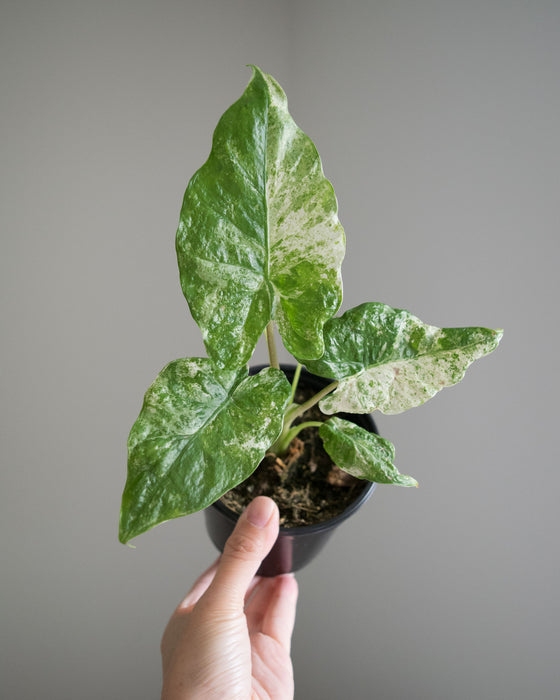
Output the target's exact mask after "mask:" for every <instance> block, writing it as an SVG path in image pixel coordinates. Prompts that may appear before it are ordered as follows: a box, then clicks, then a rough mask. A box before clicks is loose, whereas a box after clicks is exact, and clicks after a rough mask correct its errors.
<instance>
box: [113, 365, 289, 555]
mask: <svg viewBox="0 0 560 700" xmlns="http://www.w3.org/2000/svg"><path fill="white" fill-rule="evenodd" d="M290 392H291V387H290V384H289V382H288V380H287V379H286V377H285V376H284V374H283V373H282V372H281V371H280V370H277V369H274V368H270V367H269V368H266V369H264V370H262V371H261V372H260V373H259V374H257V375H252V376H247V369H246V368H244V369H241V370H236V371H231V370H224V369H218V368H216V367H215V366H214V365H213V364H212V362H211V361H210V360H207V359H203V358H186V359H180V360H175V361H174V362H171V363H170V364H169V365H167V366H166V367H165V368H164V369H163V370H162V371H161V372H160V374H159V376H158V377H157V379H156V380H155V381H154V383H153V384H152V385H151V386H150V388H149V389H148V391H147V392H146V395H145V397H144V405H143V407H142V410H141V412H140V415H139V417H138V419H137V420H136V423H135V424H134V426H133V427H132V430H131V432H130V436H129V439H128V478H127V481H126V485H125V489H124V493H123V499H122V508H121V517H120V528H119V539H120V540H121V542H123V543H125V542H127V541H128V540H130V539H131V538H132V537H136V536H137V535H139V534H141V533H142V532H145V531H146V530H149V529H150V528H152V527H154V526H155V525H158V524H159V523H162V522H164V521H166V520H170V519H171V518H177V517H179V516H182V515H188V514H189V513H193V512H195V511H198V510H201V509H202V508H205V507H206V506H208V505H210V504H211V503H213V502H214V501H216V500H217V499H218V498H220V497H221V496H222V495H223V494H224V493H225V492H226V491H228V490H229V489H231V488H233V487H234V486H236V485H237V484H239V483H240V482H242V481H244V480H245V479H247V478H248V477H249V476H250V475H251V474H252V473H253V471H254V470H255V469H256V468H257V466H258V465H259V462H260V461H261V460H262V458H263V457H264V455H265V452H266V450H267V449H268V448H269V447H270V445H271V444H272V443H273V442H274V441H275V440H276V438H277V437H278V436H279V435H280V432H281V430H282V422H283V417H284V411H285V408H286V405H287V403H288V401H289V398H290ZM256 416H258V420H255V417H256Z"/></svg>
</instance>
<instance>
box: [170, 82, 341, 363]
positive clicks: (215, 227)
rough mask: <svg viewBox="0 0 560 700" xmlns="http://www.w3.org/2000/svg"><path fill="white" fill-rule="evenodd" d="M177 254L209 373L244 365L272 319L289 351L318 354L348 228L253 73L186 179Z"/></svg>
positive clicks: (303, 144) (314, 158) (282, 112)
mask: <svg viewBox="0 0 560 700" xmlns="http://www.w3.org/2000/svg"><path fill="white" fill-rule="evenodd" d="M176 248H177V256H178V262H179V271H180V276H181V286H182V288H183V293H184V294H185V297H186V299H187V301H188V303H189V307H190V309H191V312H192V315H193V317H194V319H195V321H196V322H197V323H198V325H199V326H200V328H201V330H202V334H203V337H204V342H205V344H206V349H207V351H208V354H209V355H210V357H211V358H212V359H213V360H214V361H215V362H216V363H217V364H219V365H220V366H222V367H231V368H235V367H240V366H241V365H243V364H244V363H245V362H247V360H248V359H249V358H250V356H251V354H252V352H253V349H254V347H255V345H256V343H257V341H258V339H259V336H260V335H261V333H262V332H263V330H264V328H265V326H266V325H267V323H268V322H269V321H270V320H271V319H273V320H275V321H276V322H277V324H278V328H279V331H280V334H281V336H282V338H283V340H284V343H285V345H286V347H287V348H288V350H290V352H292V354H294V355H296V356H297V357H301V358H316V357H320V356H321V355H322V353H323V338H322V328H323V324H324V323H325V321H326V320H327V319H329V318H331V317H332V316H333V314H334V313H336V310H337V309H338V307H339V306H340V302H341V297H342V286H341V285H342V283H341V276H340V266H341V263H342V258H343V256H344V231H343V229H342V226H341V224H340V222H339V221H338V218H337V203H336V198H335V194H334V191H333V188H332V185H331V184H330V182H329V181H328V180H327V179H326V178H325V177H324V175H323V171H322V167H321V161H320V159H319V154H318V153H317V150H316V148H315V146H314V145H313V142H312V141H311V140H310V139H309V137H308V136H306V135H305V134H304V133H303V131H301V129H299V128H298V127H297V125H296V124H295V122H294V121H293V119H292V117H291V116H290V114H289V112H288V108H287V100H286V96H285V94H284V92H283V91H282V89H281V88H280V86H279V85H278V83H276V81H275V80H274V79H273V78H272V77H271V76H269V75H266V74H265V73H262V72H261V71H260V70H259V69H258V68H253V77H252V79H251V81H250V83H249V85H248V87H247V89H246V90H245V92H244V94H243V95H242V97H241V98H240V99H239V100H238V101H237V102H235V104H233V105H232V106H231V107H230V108H229V109H228V110H227V111H226V112H225V113H224V115H223V116H222V118H221V119H220V121H219V123H218V126H217V127H216V130H215V132H214V138H213V143H212V150H211V153H210V157H209V158H208V160H207V161H206V163H205V164H204V165H203V166H202V167H201V168H200V170H198V172H196V173H195V175H194V176H193V178H192V179H191V181H190V182H189V185H188V187H187V191H186V193H185V198H184V201H183V207H182V210H181V217H180V222H179V228H178V230H177V237H176Z"/></svg>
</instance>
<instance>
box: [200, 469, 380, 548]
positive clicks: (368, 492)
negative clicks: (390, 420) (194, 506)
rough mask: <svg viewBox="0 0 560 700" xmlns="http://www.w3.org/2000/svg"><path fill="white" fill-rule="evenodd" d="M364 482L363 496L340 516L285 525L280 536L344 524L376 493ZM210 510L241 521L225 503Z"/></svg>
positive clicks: (282, 526)
mask: <svg viewBox="0 0 560 700" xmlns="http://www.w3.org/2000/svg"><path fill="white" fill-rule="evenodd" d="M363 481H364V482H365V486H364V488H363V490H362V492H361V494H360V495H359V496H358V498H356V500H355V501H353V502H352V503H351V504H350V505H349V506H348V507H347V508H345V509H344V510H343V511H342V513H339V514H338V515H335V516H334V517H332V518H329V519H328V520H323V521H322V522H320V523H312V524H311V525H298V526H296V527H286V526H285V525H281V526H280V534H282V535H294V536H296V537H297V536H298V535H303V534H305V535H311V534H313V533H315V532H322V531H323V530H330V529H331V528H332V527H336V526H337V525H339V524H340V523H343V522H344V521H345V520H347V519H348V518H349V517H350V516H352V515H353V514H354V513H355V512H356V511H357V510H358V509H359V508H361V507H362V505H363V504H364V503H365V502H366V501H368V500H369V499H370V498H371V496H372V495H373V492H374V491H375V487H376V486H377V484H376V483H375V482H372V481H369V482H368V481H367V480H366V479H364V480H363ZM273 500H274V499H273ZM209 508H215V509H216V510H218V511H219V512H220V513H221V514H222V515H224V516H225V517H226V518H228V520H230V521H231V522H232V523H236V522H237V521H238V520H239V515H238V514H237V513H234V512H233V511H232V510H230V509H229V508H228V507H227V506H226V505H225V503H222V501H219V500H218V501H215V502H214V503H212V504H211V505H210V506H209Z"/></svg>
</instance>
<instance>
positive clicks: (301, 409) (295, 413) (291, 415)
mask: <svg viewBox="0 0 560 700" xmlns="http://www.w3.org/2000/svg"><path fill="white" fill-rule="evenodd" d="M337 386H338V381H335V382H332V383H331V384H329V385H328V386H326V387H324V388H323V389H321V391H318V392H317V393H316V394H315V396H312V397H311V398H310V399H309V400H308V401H306V402H305V403H302V404H300V405H297V406H294V408H293V409H291V410H289V411H288V413H287V414H286V421H288V420H289V424H290V425H291V424H292V423H293V421H294V420H295V419H296V418H299V416H301V415H303V414H304V413H305V412H306V411H307V410H309V409H310V408H311V407H312V406H315V404H316V403H319V401H320V400H321V399H322V398H323V397H324V396H326V395H327V394H330V393H331V391H334V390H335V389H336V387H337Z"/></svg>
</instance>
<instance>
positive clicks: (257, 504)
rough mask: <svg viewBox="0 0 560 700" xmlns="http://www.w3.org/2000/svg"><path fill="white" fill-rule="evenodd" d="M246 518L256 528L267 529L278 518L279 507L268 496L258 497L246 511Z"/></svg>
mask: <svg viewBox="0 0 560 700" xmlns="http://www.w3.org/2000/svg"><path fill="white" fill-rule="evenodd" d="M245 517H246V518H247V520H248V521H249V522H250V523H251V525H253V526H254V527H258V528H263V527H266V526H267V525H268V524H269V523H271V521H272V520H273V518H276V519H277V518H278V506H277V505H276V503H275V502H274V501H273V500H272V498H269V497H268V496H257V498H255V499H254V500H252V501H251V503H249V505H248V506H247V508H246V509H245Z"/></svg>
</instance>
